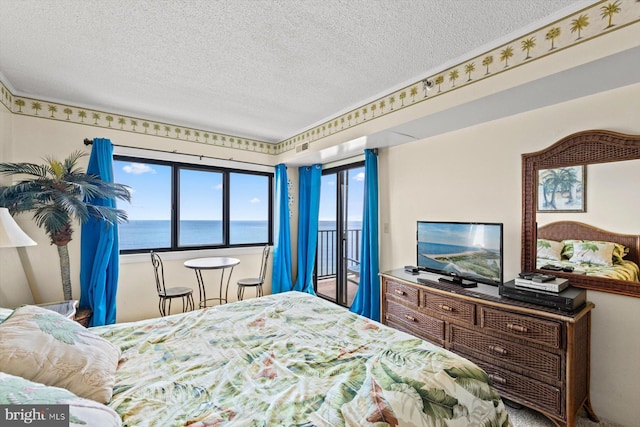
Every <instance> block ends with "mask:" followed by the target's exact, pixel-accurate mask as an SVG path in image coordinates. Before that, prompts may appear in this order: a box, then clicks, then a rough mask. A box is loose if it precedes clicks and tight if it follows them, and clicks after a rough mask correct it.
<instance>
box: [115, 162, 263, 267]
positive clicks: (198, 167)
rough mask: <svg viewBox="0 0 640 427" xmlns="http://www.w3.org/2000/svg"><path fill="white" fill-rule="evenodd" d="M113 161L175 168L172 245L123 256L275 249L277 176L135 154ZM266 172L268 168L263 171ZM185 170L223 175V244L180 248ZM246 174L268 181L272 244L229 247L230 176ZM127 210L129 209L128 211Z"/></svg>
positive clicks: (121, 252)
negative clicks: (274, 214)
mask: <svg viewBox="0 0 640 427" xmlns="http://www.w3.org/2000/svg"><path fill="white" fill-rule="evenodd" d="M113 161H114V162H116V161H118V162H134V163H144V164H153V165H161V166H169V167H171V189H170V191H171V231H170V235H171V244H170V247H163V248H140V249H120V254H121V255H128V254H140V253H149V252H150V251H154V252H181V251H193V250H205V249H226V248H242V247H255V246H264V245H267V244H268V245H270V246H271V245H273V227H274V224H273V205H274V201H273V196H274V188H273V185H274V175H275V173H274V172H265V171H260V170H251V169H242V168H239V167H230V166H221V165H212V164H195V163H189V162H186V161H179V160H164V159H163V160H161V159H154V158H149V157H145V156H141V155H135V154H114V155H113ZM263 169H264V168H263ZM181 170H195V171H202V172H213V173H221V174H222V182H223V184H222V186H223V188H222V191H223V195H222V232H223V239H222V243H221V244H203V245H188V246H187V245H182V246H178V239H179V234H178V233H179V216H180V206H179V200H180V171H181ZM232 173H235V174H245V175H258V176H264V177H266V178H267V179H268V198H269V200H268V203H269V206H268V225H267V227H268V241H266V242H253V243H236V244H231V243H229V239H230V226H231V222H230V191H231V188H230V185H229V183H230V175H231V174H232ZM125 210H126V209H125Z"/></svg>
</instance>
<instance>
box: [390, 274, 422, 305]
mask: <svg viewBox="0 0 640 427" xmlns="http://www.w3.org/2000/svg"><path fill="white" fill-rule="evenodd" d="M386 288H387V295H389V296H390V297H393V298H394V299H395V300H397V301H405V302H407V303H409V304H411V305H412V306H414V307H417V306H418V304H419V302H420V300H419V297H418V288H414V287H413V286H407V285H403V284H402V283H399V282H394V281H393V280H388V279H387V280H386Z"/></svg>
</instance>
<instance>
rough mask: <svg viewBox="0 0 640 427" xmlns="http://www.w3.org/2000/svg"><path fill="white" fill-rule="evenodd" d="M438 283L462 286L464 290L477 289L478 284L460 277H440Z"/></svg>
mask: <svg viewBox="0 0 640 427" xmlns="http://www.w3.org/2000/svg"><path fill="white" fill-rule="evenodd" d="M438 282H440V283H446V284H449V285H455V286H460V287H462V288H476V287H478V284H477V283H476V282H474V281H471V280H465V279H461V278H460V277H440V278H438Z"/></svg>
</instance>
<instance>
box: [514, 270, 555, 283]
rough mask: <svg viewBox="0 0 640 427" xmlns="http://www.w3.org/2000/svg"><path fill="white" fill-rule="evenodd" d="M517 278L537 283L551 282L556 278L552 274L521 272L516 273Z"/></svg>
mask: <svg viewBox="0 0 640 427" xmlns="http://www.w3.org/2000/svg"><path fill="white" fill-rule="evenodd" d="M518 276H519V277H520V278H521V279H525V280H532V281H534V282H539V283H544V282H551V281H553V280H555V279H556V276H554V275H553V274H542V273H527V272H523V273H518Z"/></svg>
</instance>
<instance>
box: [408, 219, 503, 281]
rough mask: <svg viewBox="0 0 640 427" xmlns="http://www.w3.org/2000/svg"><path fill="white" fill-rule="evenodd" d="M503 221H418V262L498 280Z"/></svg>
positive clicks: (471, 277) (465, 275)
mask: <svg viewBox="0 0 640 427" xmlns="http://www.w3.org/2000/svg"><path fill="white" fill-rule="evenodd" d="M501 234H502V227H501V226H500V224H469V223H433V222H419V223H418V266H419V267H423V268H425V269H427V270H429V271H432V272H436V273H438V272H442V274H447V275H451V274H455V275H458V276H461V277H463V278H465V279H469V280H473V281H477V282H482V283H489V284H498V283H500V282H501V281H502V277H501V276H502V266H501V247H502V245H501V242H502V236H501Z"/></svg>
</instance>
